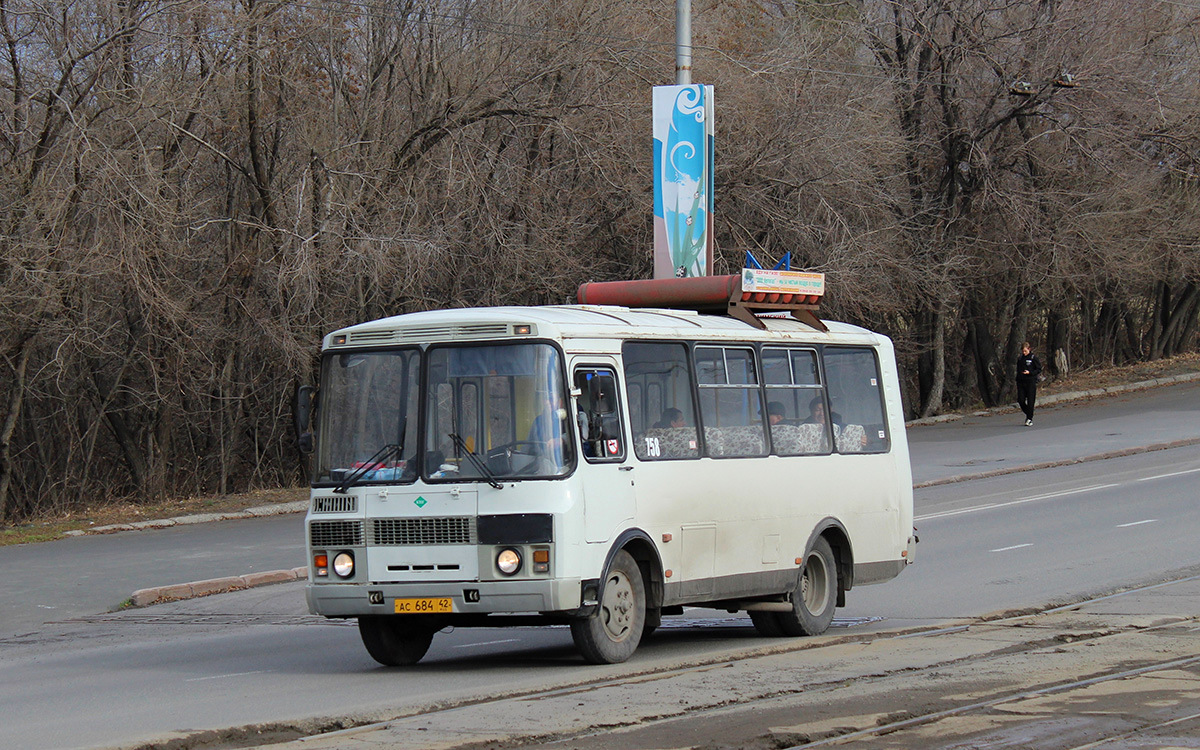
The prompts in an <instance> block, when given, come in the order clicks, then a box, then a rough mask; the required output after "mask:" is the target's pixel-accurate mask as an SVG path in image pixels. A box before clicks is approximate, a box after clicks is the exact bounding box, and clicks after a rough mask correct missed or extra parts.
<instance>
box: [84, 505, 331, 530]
mask: <svg viewBox="0 0 1200 750" xmlns="http://www.w3.org/2000/svg"><path fill="white" fill-rule="evenodd" d="M307 509H308V501H307V500H297V501H296V502H294V503H279V504H277V505H259V506H257V507H254V508H247V509H245V510H238V511H233V512H231V513H194V514H192V515H190V516H176V517H174V518H159V519H155V520H152V521H136V522H134V523H114V524H109V525H107V526H95V527H93V528H90V529H77V530H72V531H68V532H65V533H64V534H63V535H64V536H84V535H86V534H115V533H117V532H118V531H142V530H145V529H166V528H170V527H172V526H186V525H188V524H193V523H211V522H213V521H232V520H236V519H239V518H261V517H263V516H280V515H284V514H286V513H302V512H304V511H305V510H307Z"/></svg>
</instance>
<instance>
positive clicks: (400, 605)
mask: <svg viewBox="0 0 1200 750" xmlns="http://www.w3.org/2000/svg"><path fill="white" fill-rule="evenodd" d="M453 611H454V605H453V603H452V600H451V599H450V597H448V596H439V597H429V598H425V599H397V600H396V607H395V612H396V614H398V615H425V614H434V613H441V612H453Z"/></svg>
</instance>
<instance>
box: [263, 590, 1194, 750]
mask: <svg viewBox="0 0 1200 750" xmlns="http://www.w3.org/2000/svg"><path fill="white" fill-rule="evenodd" d="M1193 572H1200V571H1193ZM1198 627H1200V575H1192V576H1190V577H1186V578H1184V579H1182V580H1179V581H1175V582H1170V583H1162V584H1157V585H1154V586H1148V587H1144V588H1139V589H1134V590H1131V591H1127V592H1123V593H1118V594H1115V595H1112V596H1108V597H1104V598H1100V599H1096V600H1092V601H1089V602H1085V603H1082V604H1079V605H1073V606H1069V607H1064V608H1061V609H1056V610H1051V611H1048V612H1045V613H1042V614H1038V615H1032V616H1021V617H1011V618H1006V619H996V620H991V621H987V620H976V621H967V622H960V623H953V624H951V625H950V626H949V627H939V628H937V629H926V630H913V631H908V632H893V633H875V634H864V633H861V632H859V633H854V634H845V635H826V636H822V637H819V638H811V639H803V640H802V641H776V642H774V645H771V646H767V647H764V648H761V649H758V650H757V651H754V652H751V653H750V654H748V655H746V656H744V657H743V658H741V659H739V660H737V661H734V662H732V663H720V664H713V665H705V664H703V663H697V664H693V665H689V666H684V667H682V668H676V669H671V670H669V671H667V672H663V673H648V674H645V675H642V676H641V677H640V678H638V677H635V678H633V679H622V680H619V681H614V682H611V683H600V684H592V685H581V686H578V687H576V688H570V687H567V688H559V689H554V690H549V691H546V692H543V693H536V694H526V695H514V696H510V697H507V698H505V699H502V700H495V701H488V702H485V703H479V704H475V705H459V706H452V707H445V708H443V709H441V710H436V711H432V712H430V713H425V714H420V715H416V716H412V717H408V718H400V719H395V720H392V721H386V722H382V723H378V724H372V725H369V726H362V727H358V728H355V729H349V730H344V731H339V732H332V733H329V734H324V735H318V736H313V737H308V738H305V739H301V740H297V741H293V742H286V743H283V744H280V745H272V747H274V748H279V749H280V750H285V749H286V750H300V749H301V748H304V749H306V750H316V749H318V748H345V747H356V748H363V749H364V750H370V748H388V749H389V750H403V749H406V748H412V749H413V750H417V749H418V748H419V749H421V750H449V749H450V748H461V747H464V746H468V745H470V746H472V747H482V746H484V745H485V744H486V745H487V746H492V744H491V743H496V744H497V746H501V747H504V746H508V747H516V746H519V747H526V748H528V747H562V748H568V747H569V748H572V749H573V750H605V749H607V748H612V747H622V748H627V749H629V750H632V749H634V748H663V749H665V748H676V747H680V748H682V747H693V746H696V745H701V746H703V747H711V748H717V747H722V746H729V747H737V748H748V747H755V748H757V747H762V748H766V747H775V748H778V747H788V746H803V747H808V746H813V745H823V744H840V743H842V742H850V743H853V746H859V745H860V744H861V743H863V742H866V741H868V740H869V741H871V746H872V747H896V748H912V747H922V748H942V747H946V748H950V747H978V746H989V747H992V746H995V747H1017V746H1036V747H1039V748H1043V749H1048V748H1057V747H1075V746H1077V745H1078V744H1080V743H1082V742H1083V741H1085V740H1094V739H1095V738H1097V737H1109V738H1111V737H1114V736H1119V735H1120V734H1121V733H1122V732H1128V731H1130V728H1131V727H1144V726H1162V725H1168V724H1169V725H1172V726H1175V727H1176V731H1185V735H1184V736H1185V737H1190V738H1192V739H1193V740H1194V741H1193V742H1189V743H1188V744H1182V743H1181V742H1176V743H1175V744H1173V746H1175V747H1200V725H1197V724H1195V723H1193V724H1192V725H1191V726H1190V727H1185V728H1181V727H1179V726H1177V725H1178V723H1180V722H1183V721H1184V720H1187V719H1189V717H1190V718H1193V719H1194V718H1195V716H1196V711H1197V710H1198V709H1197V705H1200V639H1198V638H1197V637H1196V635H1197V633H1196V631H1197V629H1198ZM648 684H652V685H653V687H652V688H651V689H647V685H648ZM1189 732H1190V733H1189ZM981 737H986V738H987V741H986V742H983V743H982V744H976V743H978V742H980V739H979V738H981ZM1006 738H1008V741H1006ZM1129 746H1130V747H1132V746H1133V745H1129ZM1138 746H1140V745H1138ZM1155 746H1160V745H1155Z"/></svg>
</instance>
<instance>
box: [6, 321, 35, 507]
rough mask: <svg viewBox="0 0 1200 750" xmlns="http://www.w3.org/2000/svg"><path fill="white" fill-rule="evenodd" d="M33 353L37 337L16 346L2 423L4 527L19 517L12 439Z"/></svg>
mask: <svg viewBox="0 0 1200 750" xmlns="http://www.w3.org/2000/svg"><path fill="white" fill-rule="evenodd" d="M32 351H33V337H32V336H28V337H26V338H25V339H24V340H23V341H21V343H20V344H18V345H17V346H16V348H15V352H14V353H15V355H16V358H15V361H13V360H9V367H10V368H11V369H12V384H11V387H10V388H9V390H8V399H7V401H8V403H7V404H6V405H5V406H6V410H5V413H4V421H3V422H2V423H0V523H8V522H10V521H12V520H13V519H14V518H15V517H16V509H17V504H16V501H15V499H14V498H13V497H12V496H11V494H10V493H11V491H12V477H13V462H12V437H13V433H14V432H15V431H16V427H17V420H18V419H19V418H20V416H21V404H22V402H23V401H24V399H25V389H26V386H27V383H26V380H25V373H26V370H27V369H28V367H29V356H30V354H31V353H32ZM5 359H6V360H7V359H8V358H7V357H6V358H5Z"/></svg>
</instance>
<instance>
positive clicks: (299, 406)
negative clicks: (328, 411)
mask: <svg viewBox="0 0 1200 750" xmlns="http://www.w3.org/2000/svg"><path fill="white" fill-rule="evenodd" d="M316 404H317V389H316V387H315V386H311V385H302V386H300V387H299V388H298V389H296V412H295V418H296V446H297V447H298V448H299V449H300V452H301V453H312V452H313V433H312V415H313V411H314V410H315V409H316Z"/></svg>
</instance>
